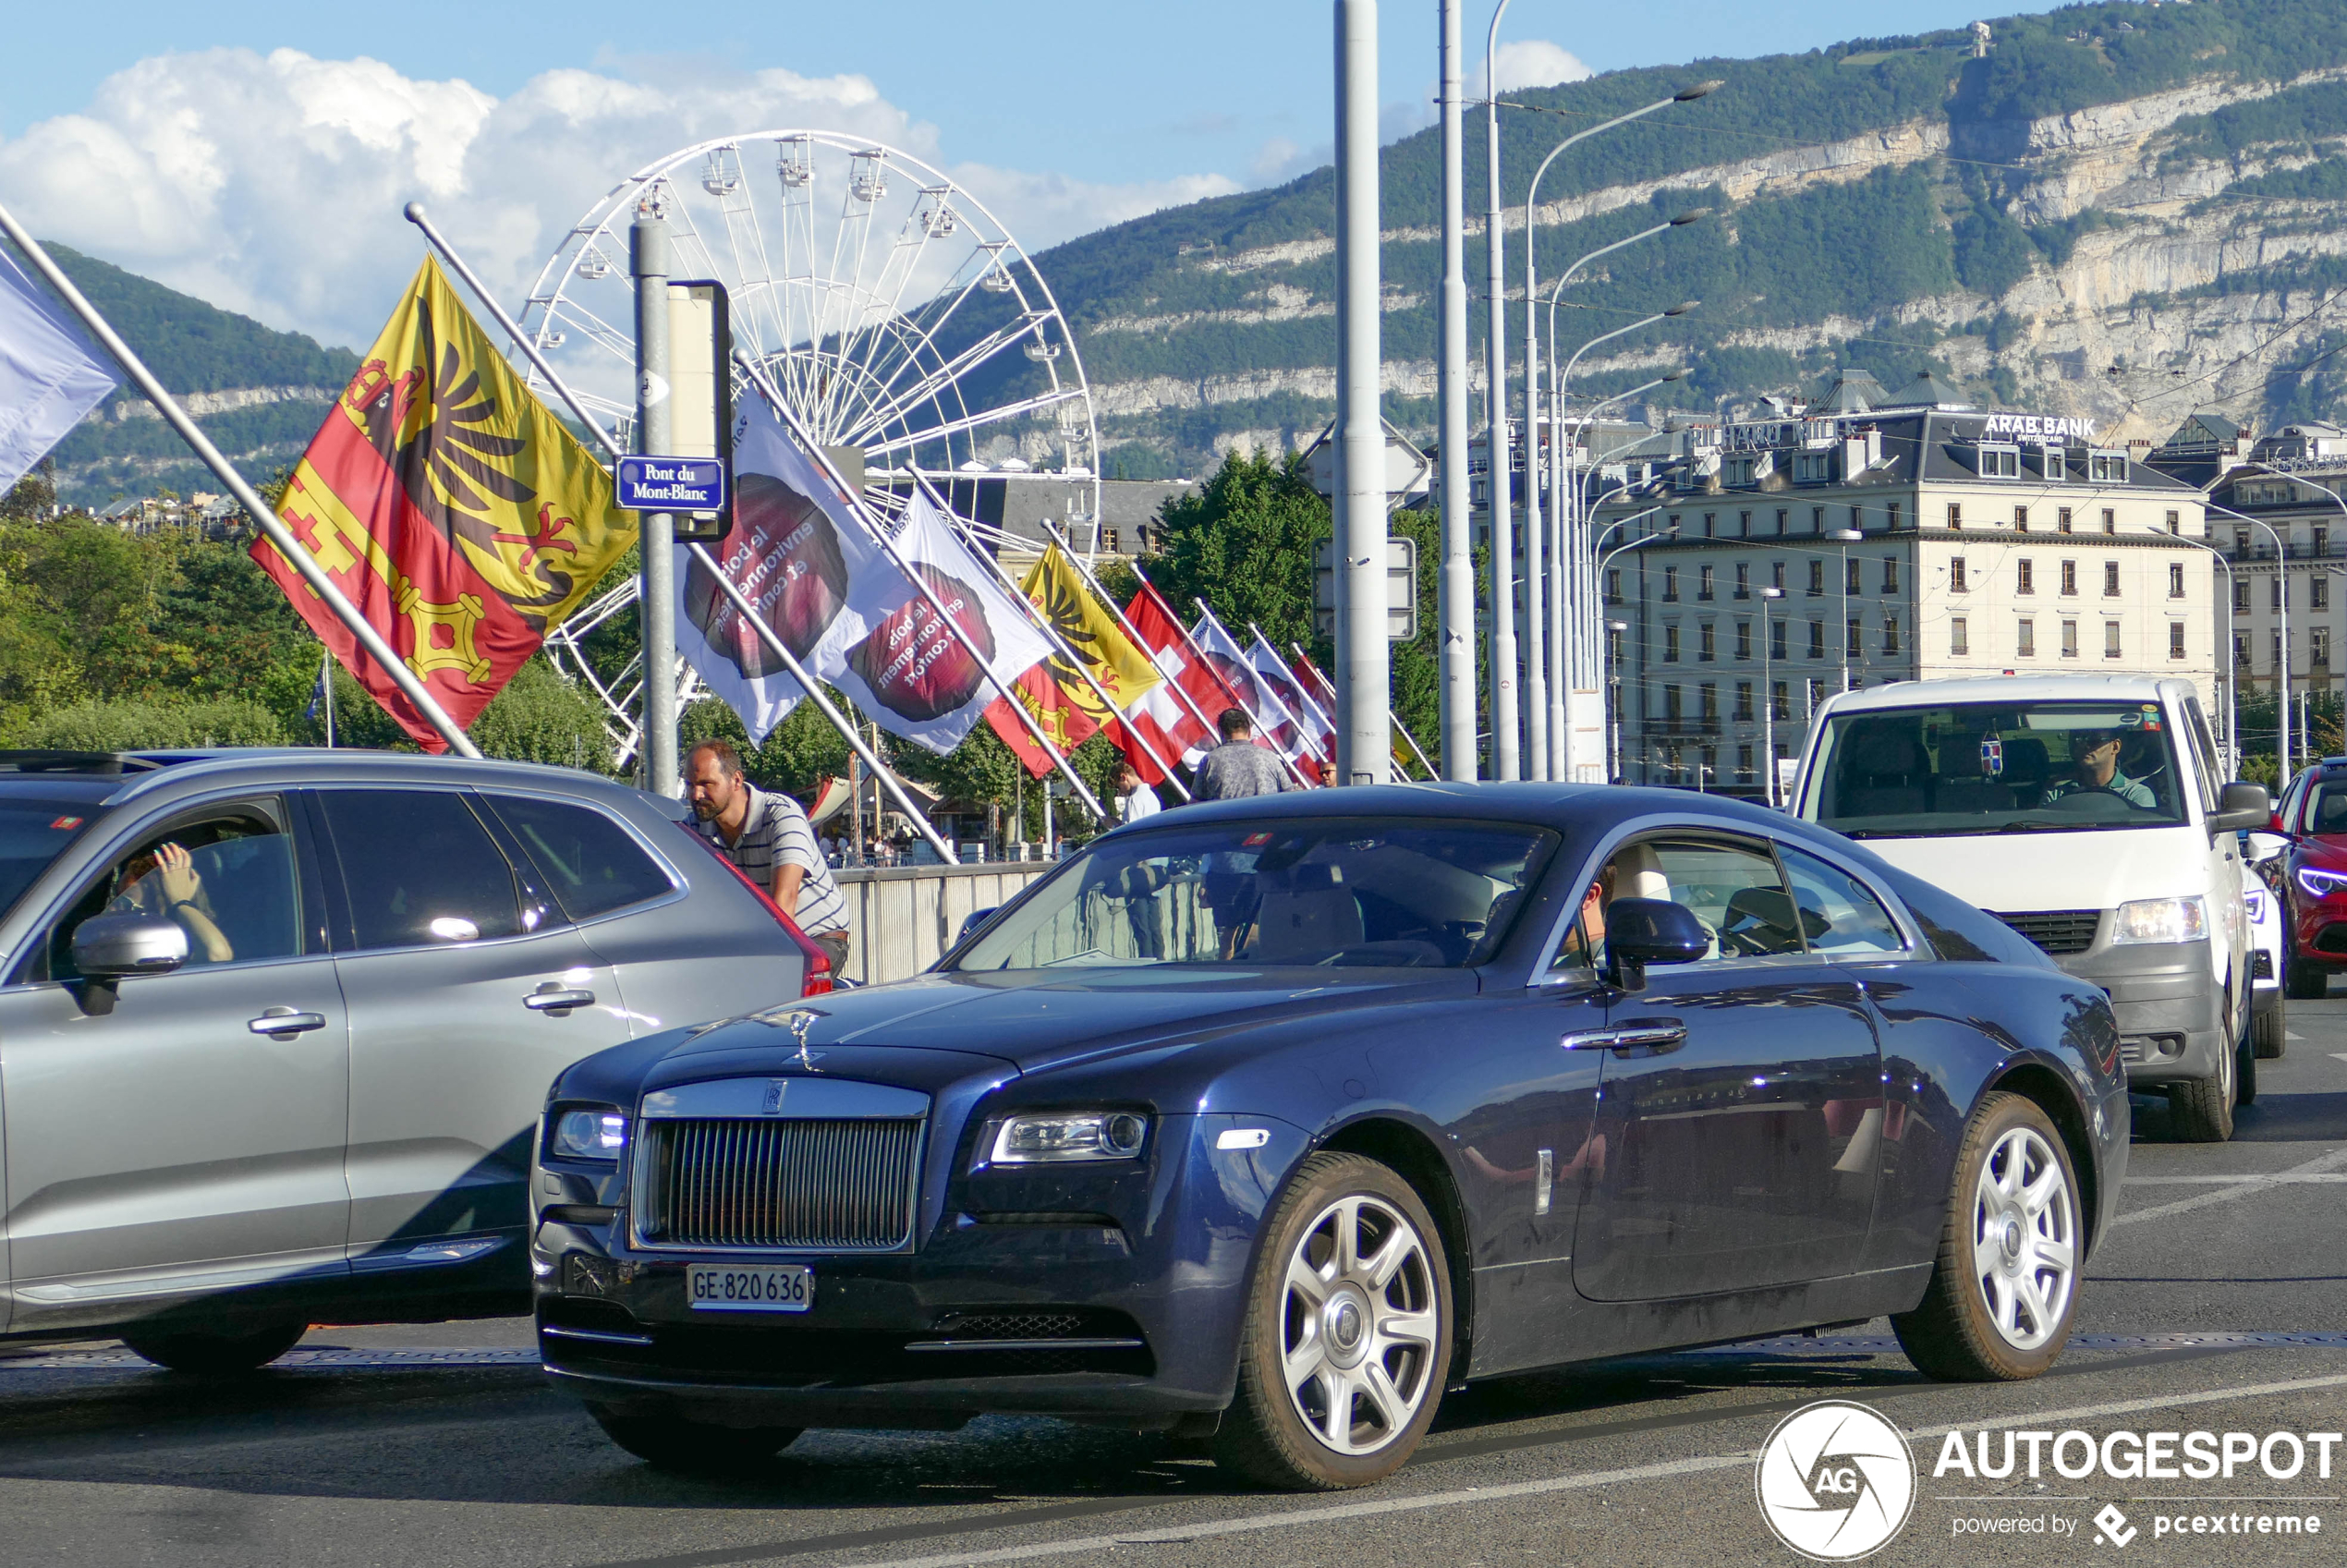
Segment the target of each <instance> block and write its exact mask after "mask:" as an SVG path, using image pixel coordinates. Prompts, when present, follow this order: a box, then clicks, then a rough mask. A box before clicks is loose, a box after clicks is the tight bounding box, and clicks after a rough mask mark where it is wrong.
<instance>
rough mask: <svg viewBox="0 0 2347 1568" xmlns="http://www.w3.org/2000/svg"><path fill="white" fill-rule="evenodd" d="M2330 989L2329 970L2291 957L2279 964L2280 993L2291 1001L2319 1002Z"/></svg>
mask: <svg viewBox="0 0 2347 1568" xmlns="http://www.w3.org/2000/svg"><path fill="white" fill-rule="evenodd" d="M2329 990H2330V971H2329V969H2326V968H2324V967H2323V966H2321V965H2319V964H2309V963H2307V962H2306V961H2305V960H2304V959H2303V958H2292V959H2291V960H2290V961H2289V962H2288V963H2286V964H2284V965H2283V966H2281V993H2282V994H2283V995H2284V996H2286V997H2288V998H2290V1000H2291V1001H2292V1002H2320V1001H2321V1000H2322V999H2323V997H2324V995H2325V994H2326V993H2328V992H2329Z"/></svg>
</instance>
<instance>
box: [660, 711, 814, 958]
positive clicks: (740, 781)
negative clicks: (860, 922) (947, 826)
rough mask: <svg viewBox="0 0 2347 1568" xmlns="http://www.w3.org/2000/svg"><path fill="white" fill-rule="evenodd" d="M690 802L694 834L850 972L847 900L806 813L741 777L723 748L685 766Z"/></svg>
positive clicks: (712, 745) (694, 754) (698, 750)
mask: <svg viewBox="0 0 2347 1568" xmlns="http://www.w3.org/2000/svg"><path fill="white" fill-rule="evenodd" d="M685 797H686V798H687V800H689V801H690V802H692V807H693V816H694V817H695V818H696V819H697V820H696V821H695V822H694V824H693V826H694V829H695V831H696V832H698V833H699V834H700V835H701V836H702V837H703V838H705V839H708V840H709V841H710V842H711V844H713V845H716V846H717V848H718V850H719V852H720V853H722V854H723V855H724V857H725V858H726V859H728V860H731V861H732V862H733V863H734V864H735V865H736V866H738V867H739V868H741V872H742V875H744V876H746V877H748V879H749V880H750V881H754V882H756V883H757V884H758V885H759V886H760V887H762V888H765V889H767V890H768V891H769V892H771V893H772V895H773V899H774V902H775V903H776V904H778V905H780V906H782V910H783V913H784V914H785V915H788V916H789V917H790V918H792V920H794V921H795V922H797V926H798V929H799V930H802V931H805V932H806V933H807V938H808V940H809V942H813V943H814V944H815V945H816V946H818V947H820V948H821V949H822V950H823V952H824V953H825V954H827V955H828V956H829V957H830V959H831V961H832V973H833V974H834V975H836V974H839V973H840V972H841V971H842V970H843V969H845V967H846V965H847V900H846V899H845V898H843V897H841V896H840V891H839V884H838V883H837V882H835V881H833V880H832V871H831V866H830V865H829V863H828V862H827V861H826V860H825V859H824V857H823V853H822V850H821V848H820V847H819V846H818V845H816V843H815V830H814V829H813V828H812V827H810V826H809V824H808V820H807V813H806V812H805V811H803V810H801V809H799V805H798V802H797V801H796V800H793V799H792V798H791V797H790V796H787V795H770V794H768V793H767V792H766V791H764V790H762V789H760V788H759V787H758V786H757V785H756V784H752V783H750V782H749V780H748V779H747V778H745V777H743V776H742V760H741V757H740V755H739V754H738V753H736V751H735V750H734V748H733V747H731V746H730V745H728V744H727V743H725V742H724V741H722V740H705V741H702V742H701V743H700V744H699V746H696V747H694V748H693V749H692V751H691V753H690V754H689V755H688V756H687V758H686V759H685Z"/></svg>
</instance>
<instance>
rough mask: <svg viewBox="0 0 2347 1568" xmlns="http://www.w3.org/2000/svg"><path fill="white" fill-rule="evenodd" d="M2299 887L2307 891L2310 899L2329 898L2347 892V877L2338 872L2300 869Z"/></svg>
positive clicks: (2311, 868)
mask: <svg viewBox="0 0 2347 1568" xmlns="http://www.w3.org/2000/svg"><path fill="white" fill-rule="evenodd" d="M2298 885H2299V886H2300V887H2302V888H2304V889H2305V890H2306V896H2307V897H2309V898H2329V896H2330V895H2331V894H2332V893H2341V892H2347V876H2341V874H2340V873H2339V872H2337V871H2317V870H2316V869H2314V868H2313V867H2312V866H2301V867H2299V868H2298Z"/></svg>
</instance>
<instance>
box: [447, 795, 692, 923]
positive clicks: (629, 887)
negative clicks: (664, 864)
mask: <svg viewBox="0 0 2347 1568" xmlns="http://www.w3.org/2000/svg"><path fill="white" fill-rule="evenodd" d="M482 798H483V799H485V800H487V801H488V802H489V804H490V806H491V808H493V810H495V811H496V813H497V815H498V816H499V817H500V818H502V819H504V820H505V826H506V828H507V829H508V830H510V831H511V832H512V833H513V835H514V837H516V838H517V839H519V840H520V841H521V845H522V847H523V848H524V849H525V850H527V851H529V857H530V859H532V860H533V861H535V862H537V865H538V870H539V874H540V875H541V876H542V877H544V878H545V879H546V881H547V884H548V886H549V888H550V889H551V891H552V892H553V895H554V899H555V902H557V903H559V904H560V905H561V906H563V913H564V914H565V915H567V916H568V917H569V918H572V919H573V920H585V919H589V918H592V917H594V916H597V915H602V914H608V913H609V912H610V911H612V910H614V909H622V908H625V907H626V906H628V905H630V904H641V903H643V902H644V901H645V900H646V899H649V898H658V897H659V896H661V895H662V894H663V893H668V892H671V891H672V890H673V889H674V887H675V883H673V882H671V881H669V880H668V873H667V872H665V871H663V870H662V869H660V867H659V866H658V865H657V864H656V863H655V862H654V861H653V859H652V857H651V856H649V855H647V854H645V853H644V850H643V846H642V845H638V843H637V842H636V841H635V839H633V838H632V837H630V836H629V835H628V833H627V830H626V829H625V828H623V827H621V826H620V825H619V824H618V823H617V822H614V821H613V820H611V819H610V818H609V817H606V816H604V815H603V814H602V812H601V811H598V810H595V809H593V808H591V807H586V806H574V805H569V804H566V803H565V802H562V801H558V800H539V799H534V798H532V797H530V796H525V795H486V796H482Z"/></svg>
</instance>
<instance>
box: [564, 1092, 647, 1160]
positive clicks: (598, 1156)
mask: <svg viewBox="0 0 2347 1568" xmlns="http://www.w3.org/2000/svg"><path fill="white" fill-rule="evenodd" d="M548 1142H549V1152H550V1153H552V1154H553V1157H554V1158H555V1159H557V1160H616V1159H618V1158H619V1155H620V1151H621V1150H622V1149H626V1147H627V1118H626V1116H625V1115H623V1114H621V1113H620V1112H617V1111H614V1110H613V1109H611V1108H610V1107H609V1106H601V1105H597V1106H585V1107H580V1106H573V1107H572V1108H570V1109H569V1110H567V1111H563V1112H558V1113H557V1114H556V1115H555V1117H554V1133H553V1137H552V1138H551V1139H549V1140H548Z"/></svg>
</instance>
